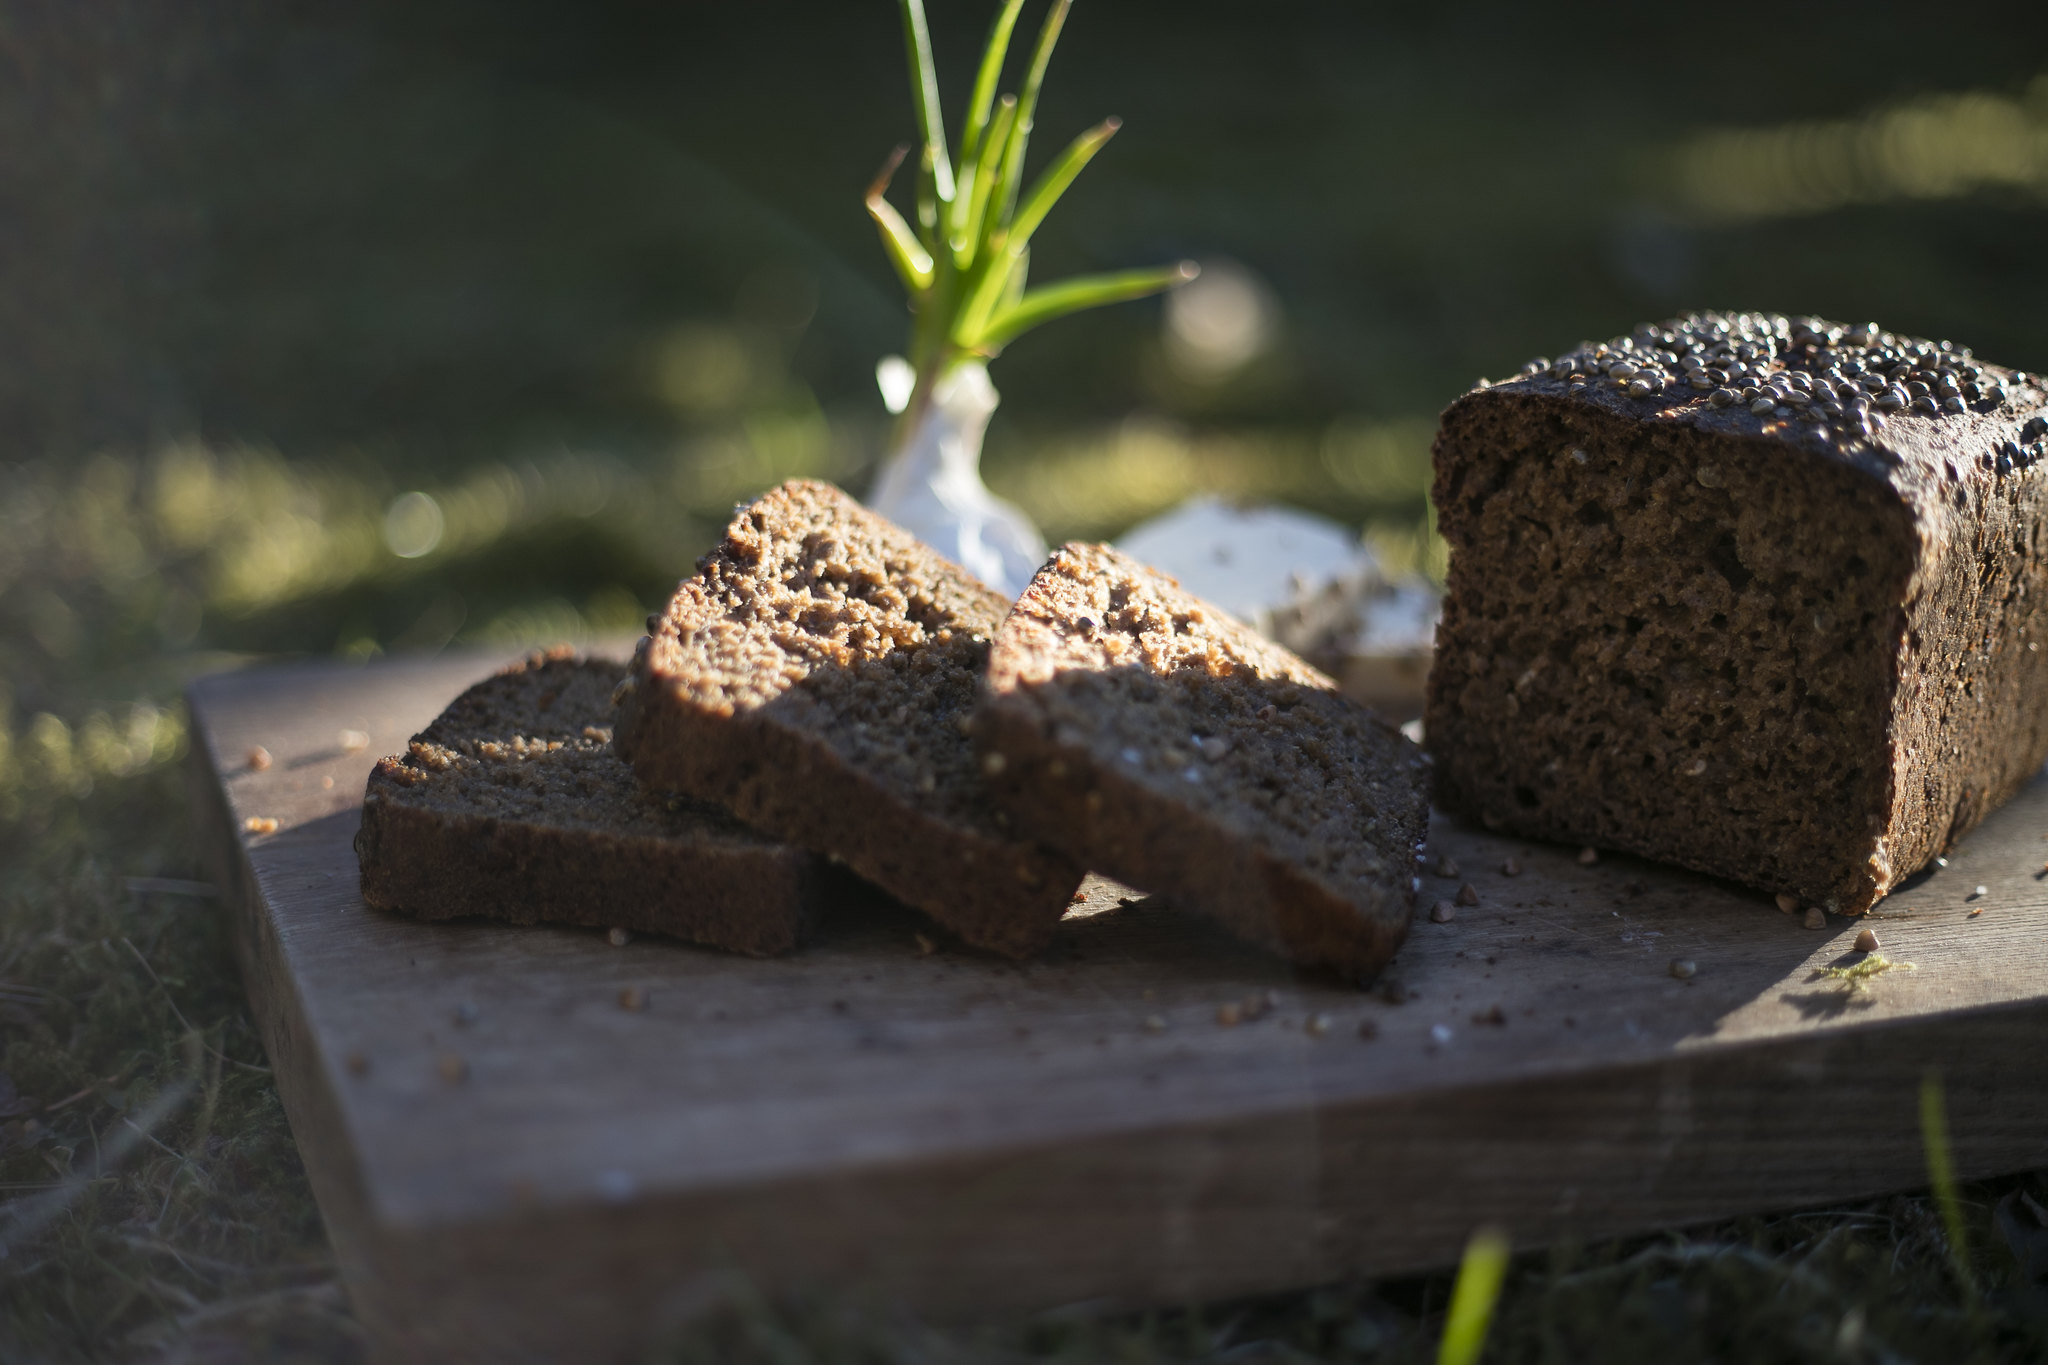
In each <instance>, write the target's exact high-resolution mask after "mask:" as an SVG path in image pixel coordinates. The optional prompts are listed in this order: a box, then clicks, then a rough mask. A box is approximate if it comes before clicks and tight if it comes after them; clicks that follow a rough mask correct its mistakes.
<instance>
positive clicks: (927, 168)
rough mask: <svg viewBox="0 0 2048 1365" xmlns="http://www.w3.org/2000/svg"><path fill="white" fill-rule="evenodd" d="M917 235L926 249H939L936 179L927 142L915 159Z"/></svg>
mask: <svg viewBox="0 0 2048 1365" xmlns="http://www.w3.org/2000/svg"><path fill="white" fill-rule="evenodd" d="M917 235H918V236H919V238H921V239H922V240H923V242H924V244H925V247H926V249H928V250H930V251H934V252H936V251H937V250H938V249H939V195H938V179H937V175H936V172H935V170H934V163H933V161H932V148H931V144H930V143H929V142H927V143H926V144H925V146H924V150H923V151H922V152H920V153H919V154H918V161H917Z"/></svg>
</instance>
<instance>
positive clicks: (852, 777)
mask: <svg viewBox="0 0 2048 1365" xmlns="http://www.w3.org/2000/svg"><path fill="white" fill-rule="evenodd" d="M1008 605H1009V604H1008V603H1007V602H1006V601H1005V600H1004V599H1003V598H1002V597H1001V596H999V595H998V594H996V593H995V592H992V591H990V590H989V589H988V588H986V587H984V586H983V585H982V584H981V583H979V582H977V581H975V580H974V579H973V578H971V577H970V576H968V574H967V573H965V572H964V571H963V570H961V569H959V568H956V567H955V566H954V565H952V564H951V563H949V562H948V561H946V560H945V559H943V558H941V557H940V556H939V555H938V554H937V553H936V552H935V551H933V550H931V549H930V548H928V547H927V546H924V545H922V544H919V543H918V542H917V541H916V540H915V539H913V538H912V537H911V536H910V534H909V533H908V532H906V531H904V530H903V529H902V528H900V527H898V526H896V525H894V524H892V523H891V522H888V521H886V520H884V519H883V518H881V517H878V516H876V515H875V514H874V513H872V512H870V511H868V510H867V509H866V508H864V507H862V506H861V505H860V504H859V503H857V502H855V501H854V500H853V499H852V498H849V497H848V496H846V494H844V493H842V492H840V491H839V490H838V489H837V488H834V487H832V486H831V485H830V484H824V483H814V482H810V481H805V480H798V481H795V482H792V483H787V484H784V485H783V486H782V487H780V488H778V489H776V490H774V491H773V492H771V493H769V494H768V495H766V496H765V497H763V498H761V499H760V500H759V501H758V502H755V503H754V504H752V505H751V506H748V507H744V508H742V509H740V511H739V513H738V515H737V516H736V517H735V518H734V520H733V523H732V525H731V526H730V527H728V528H727V529H726V534H725V540H724V542H723V543H722V544H720V545H719V546H718V547H717V548H716V549H714V550H712V551H711V553H710V554H708V555H706V556H705V557H704V559H703V560H702V561H701V562H700V564H699V566H698V571H697V576H696V577H694V578H692V579H689V580H688V581H686V582H685V583H683V584H682V585H681V586H680V587H679V588H677V589H676V595H675V597H674V599H673V600H672V601H671V602H670V603H669V605H668V610H667V611H665V612H664V613H663V614H662V615H661V616H660V617H659V618H657V619H656V620H654V621H653V622H651V623H650V630H651V632H652V633H651V634H650V635H649V636H648V638H647V639H645V640H643V641H642V642H641V644H640V648H639V650H638V652H637V653H636V654H635V655H634V658H633V674H632V677H631V678H630V679H629V680H628V681H627V683H626V684H625V686H624V687H623V688H621V691H620V704H619V725H618V747H619V752H620V753H622V754H624V755H625V757H626V758H627V759H628V760H629V761H630V762H631V763H632V764H633V768H634V771H635V772H637V773H639V775H640V778H641V780H642V781H643V782H647V783H650V784H652V785H654V786H657V787H663V788H674V789H676V790H679V791H686V792H690V793H693V794H695V795H697V796H702V797H705V798H708V799H712V800H716V801H720V802H723V803H724V804H725V805H727V806H729V807H730V808H731V809H732V810H733V811H734V813H735V814H737V815H738V816H739V817H740V818H741V819H743V820H745V821H747V822H748V823H749V824H751V825H753V826H755V827H756V828H758V829H762V830H765V831H768V832H770V833H772V834H775V835H777V836H779V837H781V838H784V839H787V840H789V841H790V842H792V843H797V844H802V845H803V846H805V847H807V848H812V849H816V850H817V851H819V852H821V853H826V854H830V855H831V856H833V857H835V858H838V859H840V860H842V861H844V862H845V863H846V864H847V865H848V866H850V867H851V868H852V869H853V870H854V871H855V872H858V873H859V874H860V875H861V876H863V877H865V878H867V879H868V880H869V881H871V882H873V883H875V884H876V885H877V886H880V887H882V888H883V889H884V890H886V891H888V892H890V893H892V894H893V895H895V896H896V897H897V898H899V899H901V900H903V901H905V902H907V903H909V904H911V905H914V906H916V907H918V908H919V909H921V910H924V911H925V912H926V913H928V914H930V915H931V916H932V917H933V918H934V919H936V920H938V921H939V922H940V923H942V924H944V925H946V926H948V927H949V928H951V929H953V930H954V931H955V932H956V933H958V934H959V935H960V936H961V937H962V938H964V939H966V940H967V941H968V942H970V943H974V944H978V945H980V946H982V947H985V948H990V949H994V950H995V951H997V952H1001V953H1006V954H1009V955H1012V956H1019V957H1021V956H1025V955H1028V954H1030V953H1032V952H1035V951H1037V950H1038V949H1039V948H1040V947H1042V946H1043V945H1044V944H1045V942H1046V940H1047V939H1048V938H1049V937H1050V936H1051V934H1052V930H1053V926H1054V925H1055V924H1057V923H1058V922H1059V919H1060V916H1061V915H1063V914H1064V913H1065V912H1066V909H1067V905H1068V902H1069V900H1070V898H1071V897H1072V894H1073V892H1074V889H1075V887H1076V886H1078V885H1079V884H1080V881H1081V876H1082V873H1083V870H1084V869H1082V868H1081V867H1079V866H1078V865H1076V864H1075V863H1074V862H1073V861H1071V860H1070V859H1068V858H1066V857H1064V856H1063V855H1060V854H1058V853H1054V852H1051V851H1049V850H1047V849H1045V848H1043V847H1041V846H1039V845H1038V844H1035V843H1033V842H1032V841H1030V840H1028V839H1024V838H1021V837H1019V836H1018V835H1016V834H1015V833H1013V832H1012V831H1011V829H1010V828H1009V819H1008V817H1007V816H1005V815H1004V814H1003V813H1002V812H1001V811H1000V810H998V809H997V808H996V807H995V805H994V804H993V803H992V802H991V801H990V800H989V796H988V792H987V790H986V789H985V788H984V787H983V786H982V783H981V781H980V778H979V775H978V773H977V772H976V769H975V759H974V752H973V748H972V745H971V743H970V741H969V739H968V737H967V733H966V726H967V724H968V722H969V720H970V718H971V716H972V712H973V707H974V695H975V687H976V684H977V682H978V680H979V678H980V676H981V671H982V668H983V666H984V664H985V663H986V661H987V657H988V642H989V640H990V638H991V637H992V636H993V635H994V634H995V630H996V626H997V624H998V623H999V622H1000V621H1001V620H1002V615H1003V611H1004V609H1005V608H1006V607H1007V606H1008Z"/></svg>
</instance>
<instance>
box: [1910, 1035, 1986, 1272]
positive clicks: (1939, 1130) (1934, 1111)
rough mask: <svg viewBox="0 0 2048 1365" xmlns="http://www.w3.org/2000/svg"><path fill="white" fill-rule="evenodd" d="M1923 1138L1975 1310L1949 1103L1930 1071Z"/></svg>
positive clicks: (1923, 1098)
mask: <svg viewBox="0 0 2048 1365" xmlns="http://www.w3.org/2000/svg"><path fill="white" fill-rule="evenodd" d="M1920 1141H1921V1145H1922V1146H1924V1147H1925V1148H1926V1149H1927V1183H1928V1184H1930V1185H1932V1186H1933V1187H1934V1202H1935V1204H1936V1205H1937V1206H1939V1208H1940V1209H1941V1226H1942V1230H1943V1231H1944V1232H1946V1233H1947V1234H1948V1258H1949V1265H1950V1267H1951V1268H1952V1269H1953V1270H1954V1271H1955V1276H1956V1283H1957V1284H1959V1285H1960V1286H1961V1287H1962V1291H1963V1298H1964V1300H1965V1301H1966V1302H1967V1303H1968V1304H1969V1305H1970V1307H1971V1309H1972V1311H1974V1310H1975V1308H1976V1306H1977V1282H1976V1280H1975V1279H1974V1278H1973V1277H1972V1276H1971V1274H1970V1248H1969V1244H1968V1243H1967V1242H1966V1241H1965V1240H1964V1229H1963V1204H1962V1200H1960V1199H1958V1198H1957V1197H1956V1167H1955V1157H1954V1153H1953V1151H1952V1149H1951V1148H1950V1147H1949V1141H1948V1106H1947V1104H1946V1103H1945V1102H1944V1100H1943V1096H1942V1089H1941V1074H1940V1073H1939V1072H1936V1071H1930V1072H1928V1073H1927V1074H1926V1075H1925V1076H1923V1077H1921V1079H1920Z"/></svg>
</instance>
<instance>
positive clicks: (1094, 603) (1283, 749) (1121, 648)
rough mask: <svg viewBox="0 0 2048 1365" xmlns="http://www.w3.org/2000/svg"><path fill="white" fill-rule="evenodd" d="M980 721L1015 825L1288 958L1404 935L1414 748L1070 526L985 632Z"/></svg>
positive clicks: (1367, 961)
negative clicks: (992, 631) (994, 630)
mask: <svg viewBox="0 0 2048 1365" xmlns="http://www.w3.org/2000/svg"><path fill="white" fill-rule="evenodd" d="M975 741H976V745H977V748H978V749H979V751H980V753H981V754H982V758H983V772H984V773H985V774H986V780H987V781H988V783H989V787H990V789H991V790H992V791H993V792H995V794H996V798H997V799H998V800H999V801H1001V802H1003V803H1004V804H1005V805H1006V806H1007V807H1008V808H1009V810H1010V812H1011V814H1012V815H1013V816H1015V817H1016V819H1017V822H1018V824H1019V826H1020V827H1023V828H1025V829H1028V830H1031V831H1033V832H1035V833H1037V834H1038V835H1039V836H1040V837H1041V838H1043V839H1045V840H1046V841H1047V842H1051V843H1056V844H1057V845H1059V846H1060V847H1062V848H1065V849H1067V850H1068V851H1070V852H1071V853H1072V854H1073V855H1074V856H1075V857H1076V858H1078V859H1080V860H1082V861H1084V862H1086V863H1087V865H1088V866H1090V867H1094V868H1098V869H1100V870H1101V871H1103V872H1106V873H1108V874H1109V875H1111V876H1113V877H1116V878H1118V879H1120V880H1123V881H1127V882H1129V883H1131V884H1133V885H1136V886H1142V887H1145V888H1147V889H1148V890H1152V891H1156V892H1160V893H1163V894H1166V895H1168V896H1170V897H1171V898H1172V899H1173V900H1174V901H1175V902H1177V903H1179V904H1182V905H1185V906H1187V907H1189V908H1191V909H1195V910H1199V911H1201V912H1203V913H1205V914H1208V915H1210V916H1211V917H1213V918H1215V919H1216V920H1218V921H1219V922H1221V923H1222V924H1224V925H1225V926H1227V927H1228V928H1230V929H1231V930H1232V931H1233V932H1235V933H1237V934H1239V935H1241V936H1242V937H1244V938H1246V939H1249V940H1250V941H1252V942H1254V943H1257V944H1259V945H1261V946H1263V947H1265V948H1268V949H1271V950H1272V951H1274V952H1277V953H1279V954H1281V955H1283V956H1285V957H1287V958H1289V959H1290V960H1292V961H1295V962H1298V963H1302V964H1304V965H1312V966H1320V967H1330V968H1335V969H1337V970H1340V971H1343V972H1347V973H1351V974H1354V975H1368V974H1371V973H1373V972H1376V971H1377V970H1378V969H1379V968H1381V967H1382V966H1384V965H1385V963H1386V962H1387V961H1388V959H1389V958H1391V957H1392V956H1393V954H1394V951H1395V949H1396V948H1398V947H1399V946H1400V943H1401V941H1402V939H1403V938H1404V937H1405V936H1406V934H1407V930H1408V923H1409V917H1410V908H1411V898H1412V895H1413V891H1414V886H1415V881H1414V878H1415V872H1416V859H1417V856H1418V854H1419V852H1420V850H1421V847H1422V844H1423V841H1424V839H1425V838H1426V837H1427V835H1428V828H1429V810H1428V801H1427V796H1426V793H1425V776H1426V772H1425V763H1424V760H1423V757H1422V754H1421V751H1420V750H1418V749H1417V748H1416V747H1415V746H1414V745H1413V744H1411V743H1409V742H1408V741H1407V740H1406V739H1405V738H1403V737H1402V736H1401V734H1400V733H1399V732H1398V731H1396V730H1394V729H1393V728H1392V727H1391V726H1388V725H1386V724H1385V723H1383V722H1382V721H1380V720H1379V718H1378V717H1376V716H1374V715H1373V714H1372V713H1371V712H1370V711H1367V710H1366V709H1365V708H1363V707H1361V706H1359V705H1357V704H1356V703H1354V702H1351V701H1350V700H1348V699H1346V698H1345V697H1343V696H1341V695H1340V694H1338V693H1337V692H1336V691H1335V690H1334V684H1333V683H1332V682H1331V680H1330V679H1329V678H1327V677H1325V676H1324V675H1322V674H1321V673H1319V672H1317V671H1316V670H1315V669H1313V668H1311V667H1310V666H1309V665H1308V664H1306V663H1304V662H1302V661H1301V660H1300V659H1298V658H1296V657H1295V656H1294V655H1293V654H1290V653H1289V652H1287V651H1286V650H1284V649H1282V648H1281V647H1279V646H1278V645H1275V644H1273V643H1271V642H1270V641H1267V640H1265V639H1262V638H1261V637H1259V636H1258V635H1256V634H1255V633H1254V632H1252V631H1251V630H1249V629H1248V628H1246V627H1244V626H1242V625H1240V624H1239V623H1237V622H1236V621H1234V620H1232V619H1231V618H1230V617H1228V616H1227V615H1226V614H1224V613H1223V612H1221V611H1218V610H1217V609H1215V608H1214V607H1211V606H1209V605H1208V604H1206V603H1203V602H1201V601H1199V600H1197V599H1196V598H1194V597H1192V596H1190V595H1189V594H1187V593H1185V592H1183V591H1181V589H1180V587H1179V586H1178V584H1176V583H1175V582H1174V581H1173V580H1172V579H1170V578H1168V577H1166V576H1165V575H1163V574H1160V573H1157V572H1155V571H1153V570H1151V569H1147V568H1145V567H1144V566H1142V565H1140V564H1138V563H1136V562H1135V561H1133V560H1131V559H1129V558H1127V557H1125V556H1123V555H1121V554H1119V553H1117V552H1116V551H1114V550H1112V549H1110V548H1109V547H1107V546H1091V545H1066V546H1063V547H1061V548H1060V550H1058V551H1057V552H1056V553H1055V554H1054V555H1053V557H1052V559H1051V560H1050V561H1049V562H1048V563H1047V564H1046V565H1045V567H1044V568H1042V569H1040V570H1039V571H1038V574H1037V576H1036V577H1034V578H1033V579H1032V581H1031V586H1030V587H1029V588H1027V589H1026V590H1025V592H1024V595H1023V596H1022V597H1021V598H1019V599H1018V602H1017V604H1016V606H1015V607H1014V608H1012V609H1011V612H1010V614H1009V617H1008V618H1007V619H1006V620H1005V621H1004V623H1003V628H1002V630H1001V631H1000V632H999V633H998V634H997V636H996V641H995V646H994V649H993V650H992V651H991V654H990V659H989V669H988V677H987V682H986V685H985V688H984V690H983V694H982V702H981V705H980V707H979V709H978V711H977V713H976V721H975Z"/></svg>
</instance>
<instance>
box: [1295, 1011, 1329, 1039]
mask: <svg viewBox="0 0 2048 1365" xmlns="http://www.w3.org/2000/svg"><path fill="white" fill-rule="evenodd" d="M1301 1027H1302V1030H1303V1031H1304V1032H1305V1033H1307V1034H1308V1036H1309V1037H1311V1038H1320V1037H1322V1036H1323V1035H1324V1034H1326V1033H1328V1032H1329V1031H1330V1016H1329V1015H1327V1014H1311V1015H1310V1016H1309V1017H1308V1020H1307V1022H1305V1023H1304V1024H1302V1026H1301Z"/></svg>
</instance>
